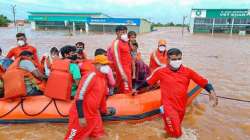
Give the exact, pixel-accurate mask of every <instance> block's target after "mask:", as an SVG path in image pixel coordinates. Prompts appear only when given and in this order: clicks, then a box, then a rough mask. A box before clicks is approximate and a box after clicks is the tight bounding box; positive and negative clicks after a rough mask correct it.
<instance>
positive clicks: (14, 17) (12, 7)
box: [11, 5, 16, 27]
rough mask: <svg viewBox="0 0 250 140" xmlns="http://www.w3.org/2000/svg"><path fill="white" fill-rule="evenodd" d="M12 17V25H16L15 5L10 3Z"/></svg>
mask: <svg viewBox="0 0 250 140" xmlns="http://www.w3.org/2000/svg"><path fill="white" fill-rule="evenodd" d="M11 9H12V14H13V19H14V25H15V27H16V5H11Z"/></svg>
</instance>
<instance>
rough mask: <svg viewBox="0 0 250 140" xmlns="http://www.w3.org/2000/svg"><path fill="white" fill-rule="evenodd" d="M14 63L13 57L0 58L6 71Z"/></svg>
mask: <svg viewBox="0 0 250 140" xmlns="http://www.w3.org/2000/svg"><path fill="white" fill-rule="evenodd" d="M12 63H13V60H12V59H9V58H6V57H2V56H1V58H0V66H1V67H2V68H3V70H4V71H6V70H7V68H8V67H9V66H10V65H11V64H12Z"/></svg>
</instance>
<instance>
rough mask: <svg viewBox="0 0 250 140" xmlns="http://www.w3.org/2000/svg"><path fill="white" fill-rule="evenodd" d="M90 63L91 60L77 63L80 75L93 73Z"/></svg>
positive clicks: (93, 67)
mask: <svg viewBox="0 0 250 140" xmlns="http://www.w3.org/2000/svg"><path fill="white" fill-rule="evenodd" d="M92 62H93V61H92V60H83V61H82V62H80V63H79V68H80V71H81V75H84V74H86V73H88V72H90V71H95V66H94V64H93V63H92Z"/></svg>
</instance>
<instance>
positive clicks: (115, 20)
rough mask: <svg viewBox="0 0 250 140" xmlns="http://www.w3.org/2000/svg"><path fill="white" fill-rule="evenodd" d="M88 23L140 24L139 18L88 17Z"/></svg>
mask: <svg viewBox="0 0 250 140" xmlns="http://www.w3.org/2000/svg"><path fill="white" fill-rule="evenodd" d="M89 23H90V24H96V25H97V24H102V25H134V26H139V25H140V19H133V18H90V19H89Z"/></svg>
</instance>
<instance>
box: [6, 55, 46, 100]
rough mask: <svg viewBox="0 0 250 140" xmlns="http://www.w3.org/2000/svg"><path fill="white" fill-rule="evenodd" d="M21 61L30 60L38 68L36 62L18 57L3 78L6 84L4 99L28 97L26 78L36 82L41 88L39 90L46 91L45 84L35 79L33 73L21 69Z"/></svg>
mask: <svg viewBox="0 0 250 140" xmlns="http://www.w3.org/2000/svg"><path fill="white" fill-rule="evenodd" d="M21 60H30V61H31V62H32V63H33V64H34V65H35V66H36V67H37V66H38V64H37V63H36V62H35V61H33V60H31V59H29V58H27V57H18V58H17V59H16V60H15V61H14V62H13V63H12V64H11V65H10V67H9V68H8V69H7V71H6V72H5V73H4V74H3V76H2V78H3V82H4V98H16V97H21V96H26V95H27V93H26V85H25V78H29V79H30V80H31V81H32V82H34V83H35V84H36V85H37V86H38V87H39V90H41V91H44V89H45V83H44V82H43V81H41V80H39V79H37V78H36V77H34V76H33V75H32V73H31V72H29V71H27V70H24V69H22V68H20V67H19V64H20V61H21Z"/></svg>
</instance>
